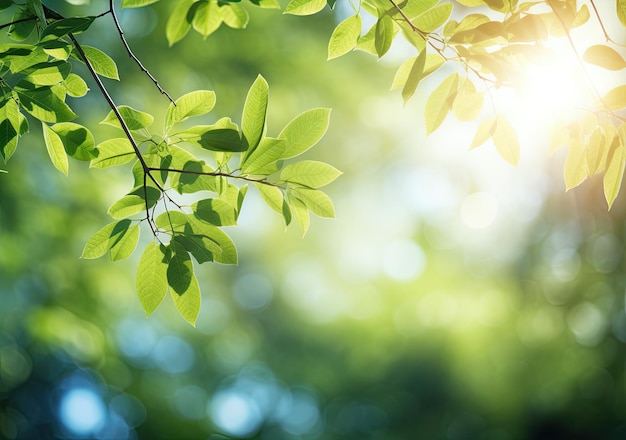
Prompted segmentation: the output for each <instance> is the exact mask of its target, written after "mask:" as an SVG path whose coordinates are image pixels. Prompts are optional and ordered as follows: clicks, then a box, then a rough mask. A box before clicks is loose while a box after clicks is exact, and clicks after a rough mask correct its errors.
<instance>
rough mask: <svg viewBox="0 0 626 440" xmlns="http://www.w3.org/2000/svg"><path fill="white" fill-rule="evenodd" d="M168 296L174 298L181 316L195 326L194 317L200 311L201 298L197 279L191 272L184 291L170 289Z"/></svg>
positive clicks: (196, 316) (195, 317)
mask: <svg viewBox="0 0 626 440" xmlns="http://www.w3.org/2000/svg"><path fill="white" fill-rule="evenodd" d="M170 264H171V263H170ZM170 296H171V297H172V299H173V300H174V305H175V306H176V309H177V310H178V312H179V313H180V314H181V316H182V317H183V318H185V320H186V321H187V322H188V323H189V324H191V325H193V326H195V325H196V319H197V318H198V314H199V313H200V303H201V302H202V298H201V295H200V286H199V285H198V280H197V279H196V276H195V275H194V274H193V272H191V279H190V281H189V285H188V286H187V288H186V289H185V291H184V292H182V293H178V292H176V293H174V290H173V289H170Z"/></svg>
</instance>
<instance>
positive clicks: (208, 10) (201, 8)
mask: <svg viewBox="0 0 626 440" xmlns="http://www.w3.org/2000/svg"><path fill="white" fill-rule="evenodd" d="M189 14H190V15H192V16H193V19H192V20H191V25H192V26H193V28H194V29H195V30H196V31H197V32H198V33H199V34H200V35H202V36H203V37H204V38H206V37H208V36H209V35H211V34H212V33H213V32H215V31H216V30H217V29H218V28H219V27H220V25H221V24H222V12H221V8H220V7H219V5H218V3H217V1H215V0H209V1H202V2H197V3H194V4H193V5H192V6H191V8H190V9H189Z"/></svg>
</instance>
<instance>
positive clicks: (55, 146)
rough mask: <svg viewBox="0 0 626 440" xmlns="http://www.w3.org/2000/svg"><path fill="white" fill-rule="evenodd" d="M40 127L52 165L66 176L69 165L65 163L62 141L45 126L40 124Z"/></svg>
mask: <svg viewBox="0 0 626 440" xmlns="http://www.w3.org/2000/svg"><path fill="white" fill-rule="evenodd" d="M41 126H42V127H43V139H44V142H45V144H46V149H47V150H48V155H49V156H50V160H51V161H52V165H54V167H55V168H56V169H57V170H59V171H61V172H62V173H63V174H65V175H66V176H67V173H68V171H69V163H68V161H67V154H66V153H65V148H64V147H63V141H62V140H61V138H60V137H59V135H58V134H56V133H55V132H54V130H52V129H51V128H50V127H48V125H47V124H45V123H43V122H42V123H41Z"/></svg>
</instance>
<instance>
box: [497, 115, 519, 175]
mask: <svg viewBox="0 0 626 440" xmlns="http://www.w3.org/2000/svg"><path fill="white" fill-rule="evenodd" d="M492 139H493V144H494V145H495V146H496V150H498V153H500V156H502V158H503V159H504V160H506V161H507V162H509V163H510V164H512V165H517V163H518V162H519V155H520V146H519V141H518V140H517V133H516V132H515V129H514V128H513V126H512V125H511V124H510V123H509V121H508V120H507V119H506V118H504V117H503V116H501V115H498V116H496V128H495V131H494V132H493V135H492Z"/></svg>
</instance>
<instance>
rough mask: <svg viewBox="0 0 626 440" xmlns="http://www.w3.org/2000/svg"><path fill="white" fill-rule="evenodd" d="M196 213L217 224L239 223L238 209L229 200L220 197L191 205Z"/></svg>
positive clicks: (206, 220) (201, 217) (205, 220)
mask: <svg viewBox="0 0 626 440" xmlns="http://www.w3.org/2000/svg"><path fill="white" fill-rule="evenodd" d="M191 209H192V210H193V213H194V215H195V216H196V217H197V218H199V219H200V220H202V221H204V222H207V223H210V224H212V225H216V226H232V225H236V224H237V211H236V210H235V208H234V207H233V205H231V204H230V203H228V202H225V201H224V200H220V199H204V200H200V201H198V202H196V203H194V204H193V205H191Z"/></svg>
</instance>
